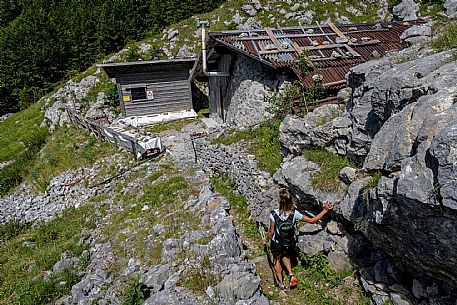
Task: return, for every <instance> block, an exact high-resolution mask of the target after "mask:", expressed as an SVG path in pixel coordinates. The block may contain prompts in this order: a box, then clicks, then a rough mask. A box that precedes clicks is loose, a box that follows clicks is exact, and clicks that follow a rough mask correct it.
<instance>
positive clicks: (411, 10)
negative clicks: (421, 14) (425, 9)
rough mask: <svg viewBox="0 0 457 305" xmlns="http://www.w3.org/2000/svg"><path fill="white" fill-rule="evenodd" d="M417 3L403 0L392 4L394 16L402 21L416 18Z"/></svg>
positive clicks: (411, 0)
mask: <svg viewBox="0 0 457 305" xmlns="http://www.w3.org/2000/svg"><path fill="white" fill-rule="evenodd" d="M418 11H419V5H418V4H417V3H416V2H414V1H413V0H403V1H402V2H401V3H400V4H398V5H396V6H394V8H393V11H392V12H393V14H394V18H395V19H397V20H402V21H410V20H416V19H417V12H418Z"/></svg>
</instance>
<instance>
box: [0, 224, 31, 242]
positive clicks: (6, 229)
mask: <svg viewBox="0 0 457 305" xmlns="http://www.w3.org/2000/svg"><path fill="white" fill-rule="evenodd" d="M29 227H30V225H28V224H25V223H21V222H18V221H12V222H8V223H6V224H2V225H0V244H2V243H3V242H5V241H8V240H10V239H11V238H14V237H16V236H18V235H19V234H22V233H23V232H25V231H27V230H28V229H29Z"/></svg>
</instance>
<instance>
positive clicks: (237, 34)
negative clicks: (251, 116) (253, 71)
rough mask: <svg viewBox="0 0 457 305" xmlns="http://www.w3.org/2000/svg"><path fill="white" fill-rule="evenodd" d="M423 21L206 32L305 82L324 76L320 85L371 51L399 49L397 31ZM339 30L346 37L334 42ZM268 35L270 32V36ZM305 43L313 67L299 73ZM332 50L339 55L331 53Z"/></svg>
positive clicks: (333, 80) (341, 76) (365, 58)
mask: <svg viewBox="0 0 457 305" xmlns="http://www.w3.org/2000/svg"><path fill="white" fill-rule="evenodd" d="M423 23H426V21H425V20H420V19H419V20H416V21H412V22H406V23H403V22H380V23H366V24H362V23H358V24H343V25H336V28H337V29H338V31H336V32H335V31H334V30H333V29H332V28H331V27H330V26H328V25H321V26H306V27H287V28H277V29H275V28H271V29H268V31H266V30H265V29H258V30H251V31H241V30H237V31H224V32H210V33H209V36H210V38H211V39H213V40H214V41H215V42H216V43H222V44H223V45H225V46H228V47H230V48H231V49H232V50H235V51H238V52H240V53H243V54H245V55H248V56H250V57H251V58H253V59H256V60H259V61H261V62H262V63H264V64H267V65H268V66H270V67H274V68H277V69H289V70H291V71H292V72H293V73H294V74H295V75H296V76H297V78H298V79H300V80H301V81H302V82H303V83H304V85H305V86H311V85H312V84H313V82H312V75H314V74H316V73H319V74H322V75H323V76H324V79H323V83H324V85H325V84H332V83H338V82H342V81H344V80H345V77H346V74H347V73H348V72H349V70H350V69H351V67H353V66H355V65H358V64H360V63H363V62H365V61H368V60H370V59H372V58H373V54H374V53H379V54H380V55H384V54H385V53H387V52H390V51H395V50H399V49H400V48H401V42H400V36H401V34H402V33H403V32H404V31H405V30H406V29H408V28H409V27H411V26H413V25H417V24H423ZM341 34H343V35H344V38H347V39H348V40H349V41H348V42H345V43H343V44H341V43H337V42H336V39H337V37H340V38H341ZM271 35H274V38H273V39H271ZM278 44H279V45H278ZM345 44H346V45H349V48H346V47H344V45H345ZM279 46H280V48H278V47H279ZM333 46H335V47H333ZM305 47H307V48H311V50H310V51H308V53H307V56H308V57H309V58H310V59H311V60H312V61H313V62H314V67H315V69H314V71H309V72H308V73H306V75H302V73H301V70H300V69H299V67H298V58H299V57H300V54H299V52H298V51H300V50H302V49H303V48H305ZM349 50H353V51H355V52H356V53H358V54H354V52H350V51H349ZM335 52H336V53H337V54H339V56H338V55H336V56H337V57H334V56H333V55H335V54H336V53H335ZM358 55H360V56H358ZM335 86H337V87H339V86H341V85H340V84H338V85H335Z"/></svg>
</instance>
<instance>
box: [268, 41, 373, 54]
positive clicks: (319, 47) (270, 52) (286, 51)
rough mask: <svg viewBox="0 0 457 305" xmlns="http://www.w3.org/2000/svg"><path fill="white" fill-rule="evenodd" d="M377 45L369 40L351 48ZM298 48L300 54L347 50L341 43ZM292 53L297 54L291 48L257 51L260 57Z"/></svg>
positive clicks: (357, 43) (346, 46)
mask: <svg viewBox="0 0 457 305" xmlns="http://www.w3.org/2000/svg"><path fill="white" fill-rule="evenodd" d="M379 43H380V41H379V40H370V41H366V42H364V41H361V42H356V43H354V44H352V46H355V47H357V46H368V45H374V44H379ZM299 48H300V50H301V52H303V50H308V51H320V50H326V49H336V48H346V49H348V45H347V44H343V43H332V44H321V45H318V46H305V47H299ZM349 48H350V47H349ZM348 50H349V49H348ZM351 50H352V52H354V54H357V55H354V56H360V55H359V54H358V53H357V52H355V51H354V50H353V49H352V48H351V49H350V50H349V51H350V52H351ZM294 52H297V51H296V50H295V48H293V49H281V50H279V51H277V50H272V51H259V54H260V55H269V54H278V53H294ZM301 52H300V53H301ZM352 52H351V53H352Z"/></svg>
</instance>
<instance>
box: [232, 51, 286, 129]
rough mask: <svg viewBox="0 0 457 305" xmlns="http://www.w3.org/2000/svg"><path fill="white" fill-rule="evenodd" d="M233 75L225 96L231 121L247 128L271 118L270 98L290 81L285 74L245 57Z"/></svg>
mask: <svg viewBox="0 0 457 305" xmlns="http://www.w3.org/2000/svg"><path fill="white" fill-rule="evenodd" d="M232 75H233V77H232V79H231V83H230V86H229V88H228V89H227V93H226V94H225V96H224V113H225V121H226V122H227V124H229V125H231V126H233V127H235V128H243V127H251V126H254V125H257V124H259V123H261V122H263V121H265V120H267V119H271V118H272V116H273V115H272V114H271V113H269V112H268V106H269V102H268V97H269V96H271V95H272V94H273V93H274V92H276V91H278V90H279V89H280V88H281V86H282V85H283V84H284V82H285V81H286V77H285V75H282V74H278V73H277V72H275V71H273V70H272V69H269V68H267V67H265V66H263V65H262V64H260V63H258V62H257V61H255V60H252V59H248V58H246V57H244V56H239V57H238V58H237V59H236V60H235V64H234V70H233V72H232Z"/></svg>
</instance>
